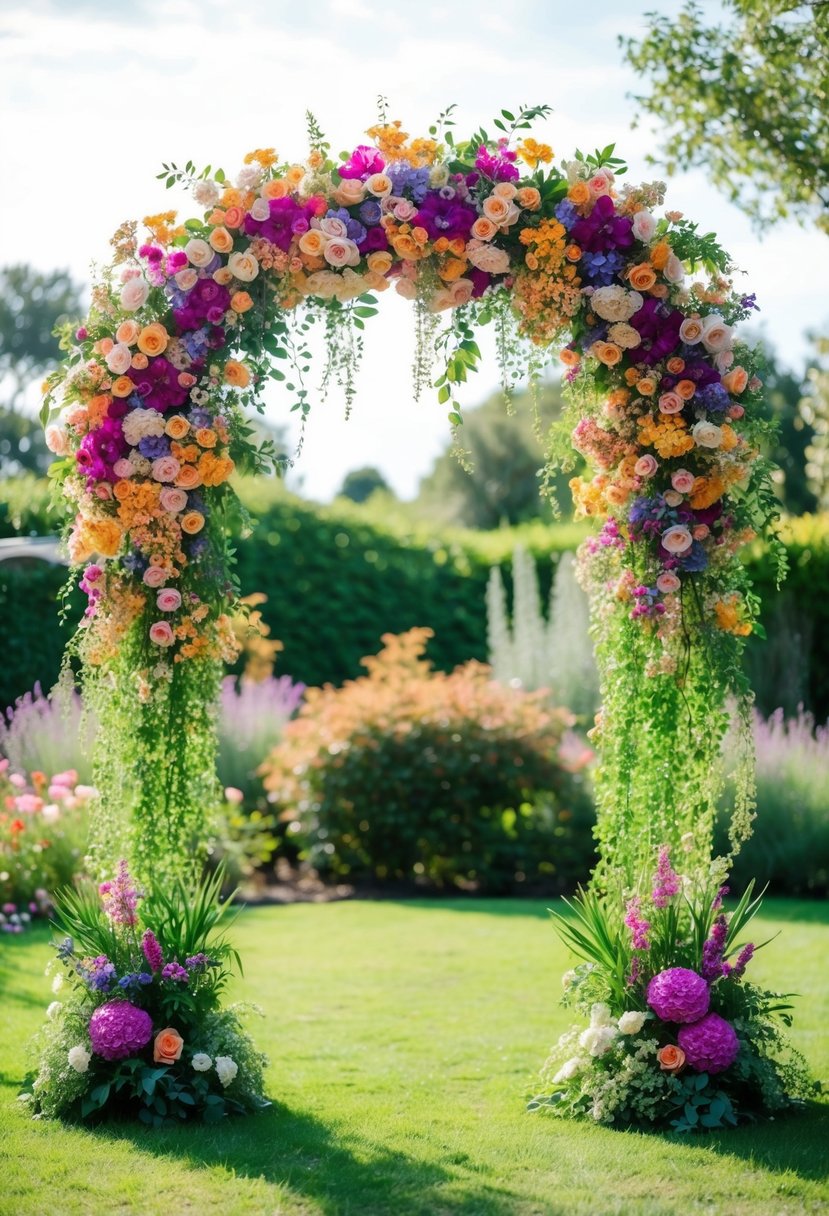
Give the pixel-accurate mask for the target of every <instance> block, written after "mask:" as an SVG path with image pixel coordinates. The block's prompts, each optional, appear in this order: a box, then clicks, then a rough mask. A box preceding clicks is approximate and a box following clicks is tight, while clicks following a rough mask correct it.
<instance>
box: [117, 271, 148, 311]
mask: <svg viewBox="0 0 829 1216" xmlns="http://www.w3.org/2000/svg"><path fill="white" fill-rule="evenodd" d="M149 294H150V285H149V283H148V282H147V281H146V279H143V278H134V279H127V281H126V283H125V284H124V286H123V287H122V288H121V307H122V308H123V309H124V311H125V312H137V311H138V309H139V308H143V307H144V305H145V304H146V303H147V296H148V295H149Z"/></svg>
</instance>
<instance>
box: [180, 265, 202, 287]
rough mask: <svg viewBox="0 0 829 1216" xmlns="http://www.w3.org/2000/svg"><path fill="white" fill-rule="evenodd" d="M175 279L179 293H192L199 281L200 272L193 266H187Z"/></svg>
mask: <svg viewBox="0 0 829 1216" xmlns="http://www.w3.org/2000/svg"><path fill="white" fill-rule="evenodd" d="M175 279H176V287H178V289H179V291H190V290H191V288H193V287H195V286H196V284H197V283H198V281H199V275H198V271H196V270H194V269H193V267H192V266H185V268H184V270H179V272H178V273H177V274H176V276H175Z"/></svg>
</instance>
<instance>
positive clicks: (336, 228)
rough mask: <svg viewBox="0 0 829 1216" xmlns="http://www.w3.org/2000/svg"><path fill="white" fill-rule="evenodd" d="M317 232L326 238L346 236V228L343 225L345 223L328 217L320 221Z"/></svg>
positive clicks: (333, 217)
mask: <svg viewBox="0 0 829 1216" xmlns="http://www.w3.org/2000/svg"><path fill="white" fill-rule="evenodd" d="M315 226H316V225H315ZM319 230H320V232H324V233H325V235H326V236H328V237H335V236H337V237H343V236H348V228H347V227H346V225H345V221H344V220H340V219H337V217H336V216H335V215H332V216H330V217H329V218H328V219H324V220H320V221H319Z"/></svg>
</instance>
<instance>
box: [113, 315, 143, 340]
mask: <svg viewBox="0 0 829 1216" xmlns="http://www.w3.org/2000/svg"><path fill="white" fill-rule="evenodd" d="M140 332H141V326H140V325H139V324H138V322H137V321H133V320H132V318H130V320H129V321H122V322H121V324H120V325H119V326H118V328H117V329H116V331H115V341H116V342H123V343H125V345H127V346H134V345H135V342H136V339H137V338H138V335H139V333H140Z"/></svg>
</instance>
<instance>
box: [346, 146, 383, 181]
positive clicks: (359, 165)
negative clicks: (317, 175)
mask: <svg viewBox="0 0 829 1216" xmlns="http://www.w3.org/2000/svg"><path fill="white" fill-rule="evenodd" d="M385 167H386V162H385V161H384V160H383V158H382V156H381V155H380V153H379V152H378V151H377V149H376V148H372V147H371V146H370V145H369V144H360V145H359V146H358V147H356V148H355V149H354V151H353V152H352V153H351V155H350V156H349V158H348V160H347V161H346V162H345V163H344V164H342V165H340V166H339V168H338V169H337V172H338V173H339V175H340V177H342V178H345V179H346V180H348V179H349V178H359V179H360V181H362V182H364V181H367V180H368V178H370V177H371V176H372V174H374V173H382V172H383V170H384V169H385Z"/></svg>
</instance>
